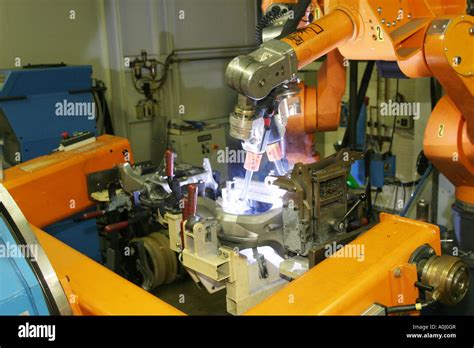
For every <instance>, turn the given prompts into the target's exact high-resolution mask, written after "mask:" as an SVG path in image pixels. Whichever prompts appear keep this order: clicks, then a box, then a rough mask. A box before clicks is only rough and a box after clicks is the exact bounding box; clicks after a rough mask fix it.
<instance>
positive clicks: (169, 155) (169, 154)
mask: <svg viewBox="0 0 474 348" xmlns="http://www.w3.org/2000/svg"><path fill="white" fill-rule="evenodd" d="M165 161H166V176H167V177H168V178H172V177H173V176H174V156H173V151H171V150H170V149H168V150H166V152H165Z"/></svg>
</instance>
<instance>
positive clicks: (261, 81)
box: [258, 79, 265, 87]
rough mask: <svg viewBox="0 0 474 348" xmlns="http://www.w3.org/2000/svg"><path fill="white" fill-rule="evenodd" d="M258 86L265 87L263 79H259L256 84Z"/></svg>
mask: <svg viewBox="0 0 474 348" xmlns="http://www.w3.org/2000/svg"><path fill="white" fill-rule="evenodd" d="M258 85H259V86H260V87H263V86H265V79H261V80H260V81H259V82H258Z"/></svg>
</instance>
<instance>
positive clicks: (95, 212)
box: [82, 210, 105, 220]
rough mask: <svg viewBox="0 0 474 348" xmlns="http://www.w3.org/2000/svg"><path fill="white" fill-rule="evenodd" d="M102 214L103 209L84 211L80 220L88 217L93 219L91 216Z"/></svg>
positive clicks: (103, 212) (103, 213)
mask: <svg viewBox="0 0 474 348" xmlns="http://www.w3.org/2000/svg"><path fill="white" fill-rule="evenodd" d="M104 215H105V210H97V211H91V212H89V213H84V214H83V215H82V220H89V219H93V218H96V217H99V216H104Z"/></svg>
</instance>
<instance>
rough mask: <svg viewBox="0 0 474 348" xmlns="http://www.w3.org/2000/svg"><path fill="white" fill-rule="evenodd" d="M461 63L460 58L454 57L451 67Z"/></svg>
mask: <svg viewBox="0 0 474 348" xmlns="http://www.w3.org/2000/svg"><path fill="white" fill-rule="evenodd" d="M461 62H462V58H461V57H460V56H456V57H454V58H453V65H454V66H458V65H459V64H461Z"/></svg>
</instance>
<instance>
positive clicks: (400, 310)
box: [385, 301, 435, 314]
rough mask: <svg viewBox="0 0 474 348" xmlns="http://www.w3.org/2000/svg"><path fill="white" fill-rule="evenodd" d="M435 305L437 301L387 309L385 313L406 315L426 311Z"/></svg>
mask: <svg viewBox="0 0 474 348" xmlns="http://www.w3.org/2000/svg"><path fill="white" fill-rule="evenodd" d="M433 303H435V301H429V302H424V303H417V304H411V305H404V306H393V307H387V308H386V309H385V312H386V313H387V314H394V313H406V312H415V311H421V310H422V309H425V308H426V307H428V306H431V305H432V304H433Z"/></svg>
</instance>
